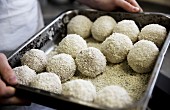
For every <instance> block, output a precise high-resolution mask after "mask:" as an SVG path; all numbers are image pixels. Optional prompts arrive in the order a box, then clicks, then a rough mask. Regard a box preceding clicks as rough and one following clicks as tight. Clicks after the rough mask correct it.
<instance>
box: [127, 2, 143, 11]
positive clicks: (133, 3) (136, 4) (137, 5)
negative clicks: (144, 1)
mask: <svg viewBox="0 0 170 110" xmlns="http://www.w3.org/2000/svg"><path fill="white" fill-rule="evenodd" d="M126 1H127V2H129V3H130V4H132V5H133V6H136V7H139V8H140V12H143V9H142V8H141V7H140V6H139V4H138V3H137V2H136V0H126Z"/></svg>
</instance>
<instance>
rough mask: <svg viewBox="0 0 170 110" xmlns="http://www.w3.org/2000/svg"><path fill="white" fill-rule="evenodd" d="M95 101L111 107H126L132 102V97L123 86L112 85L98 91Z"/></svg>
mask: <svg viewBox="0 0 170 110" xmlns="http://www.w3.org/2000/svg"><path fill="white" fill-rule="evenodd" d="M94 102H95V103H97V104H100V105H103V106H107V107H111V108H114V107H116V108H124V107H126V106H127V105H130V104H132V98H131V97H130V96H129V94H128V92H127V91H126V90H125V89H124V88H123V87H121V86H117V85H111V86H106V87H104V88H103V89H101V90H100V91H98V92H97V95H96V97H95V100H94Z"/></svg>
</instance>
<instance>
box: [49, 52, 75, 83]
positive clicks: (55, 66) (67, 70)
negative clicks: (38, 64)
mask: <svg viewBox="0 0 170 110" xmlns="http://www.w3.org/2000/svg"><path fill="white" fill-rule="evenodd" d="M46 70H47V71H48V72H53V73H56V74H57V75H58V76H60V78H61V81H62V82H65V81H67V80H68V79H70V78H71V77H72V76H73V75H74V74H75V71H76V64H75V61H74V59H73V58H72V57H71V55H69V54H65V53H62V54H58V55H54V56H53V57H52V58H50V59H49V60H48V62H47V68H46Z"/></svg>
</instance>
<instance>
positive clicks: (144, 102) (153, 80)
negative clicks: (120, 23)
mask: <svg viewBox="0 0 170 110" xmlns="http://www.w3.org/2000/svg"><path fill="white" fill-rule="evenodd" d="M73 11H74V12H75V13H77V14H78V13H79V11H98V10H93V9H81V10H80V9H79V10H77V9H71V10H65V11H63V12H62V13H61V14H59V15H58V16H57V17H56V18H55V19H54V20H53V21H52V22H51V23H49V24H48V25H47V26H45V27H44V28H42V29H41V30H40V31H39V32H37V33H36V34H35V35H33V37H32V38H31V39H29V40H28V41H27V42H26V43H25V44H23V45H22V46H20V47H19V48H18V49H17V51H15V52H14V53H13V54H12V55H11V56H10V57H9V58H8V60H10V59H12V58H13V56H15V55H16V54H17V53H18V52H19V51H21V50H22V49H23V48H24V47H25V46H26V45H28V44H29V43H30V42H31V41H33V40H34V39H35V38H36V37H38V36H39V35H41V34H42V33H43V32H45V31H46V30H47V29H48V28H50V27H51V26H52V25H53V24H54V23H55V22H56V21H58V20H59V19H61V18H63V17H64V16H65V15H66V14H69V13H72V12H73ZM100 12H105V11H100ZM107 13H129V12H107ZM133 14H145V15H147V14H148V15H150V14H154V15H161V16H164V17H166V18H168V19H170V16H168V15H167V14H164V13H158V12H142V13H133ZM169 41H170V33H168V35H167V37H166V39H165V42H164V44H163V47H162V49H161V51H160V53H159V57H158V58H157V61H156V64H155V66H154V69H153V71H152V73H151V74H152V75H151V78H150V79H149V83H148V85H147V88H146V91H145V93H144V95H143V96H144V98H141V100H139V102H138V104H136V105H141V104H142V105H141V106H139V108H146V107H147V104H148V101H149V99H150V97H151V94H152V91H153V88H154V86H155V84H156V80H157V77H158V74H159V71H160V68H161V65H162V63H163V59H164V55H165V53H166V51H167V49H168V46H169ZM160 56H161V57H160ZM153 73H154V74H153ZM16 87H21V86H19V85H17V86H16ZM20 89H21V88H20Z"/></svg>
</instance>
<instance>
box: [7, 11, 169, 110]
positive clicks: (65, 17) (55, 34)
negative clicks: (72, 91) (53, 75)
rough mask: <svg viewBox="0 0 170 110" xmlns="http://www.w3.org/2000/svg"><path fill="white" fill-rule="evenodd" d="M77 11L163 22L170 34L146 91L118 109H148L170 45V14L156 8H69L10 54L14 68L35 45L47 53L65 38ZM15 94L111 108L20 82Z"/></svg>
mask: <svg viewBox="0 0 170 110" xmlns="http://www.w3.org/2000/svg"><path fill="white" fill-rule="evenodd" d="M76 15H85V16H87V17H89V18H90V19H91V20H92V21H94V20H95V19H96V18H98V17H99V16H102V15H110V16H112V17H113V18H114V19H115V20H116V21H117V22H118V21H121V20H123V19H132V20H134V21H135V22H136V24H137V25H138V27H139V29H141V28H142V27H144V26H145V25H147V24H151V23H157V24H160V25H162V26H165V27H166V29H167V31H168V35H167V37H166V40H165V41H164V44H163V46H162V47H161V48H160V54H159V56H158V59H157V61H156V63H155V66H154V69H153V71H152V73H151V76H150V79H149V83H148V86H147V89H146V91H145V93H144V94H143V96H142V98H141V99H140V100H139V101H137V102H136V103H134V104H133V105H131V106H128V107H127V108H123V109H116V110H132V109H135V110H145V109H146V108H147V105H148V102H149V99H150V98H151V96H152V91H153V88H154V86H155V82H156V80H157V77H158V74H159V71H160V68H161V65H162V62H163V59H164V55H165V53H166V51H167V49H168V46H169V41H170V34H169V30H170V17H168V16H166V15H165V14H163V13H153V12H144V13H128V12H104V11H96V10H66V11H64V12H63V13H61V14H60V15H58V16H57V17H56V19H54V20H53V21H52V22H51V23H50V24H49V25H47V26H46V27H44V28H43V29H42V30H40V31H39V32H38V33H36V34H35V35H34V36H32V37H31V38H30V39H29V40H28V41H26V42H25V43H24V44H23V45H22V46H20V47H19V48H18V49H17V50H16V51H15V52H14V53H13V54H12V55H11V56H10V57H9V58H8V61H9V63H10V65H11V66H12V67H13V68H14V67H16V66H20V65H21V62H20V58H21V57H22V55H23V54H24V53H25V52H26V51H28V50H30V49H32V48H36V49H41V50H43V51H45V52H46V53H49V52H50V51H52V50H53V48H54V46H55V45H56V44H58V43H59V42H60V41H61V40H62V38H64V37H65V36H66V34H67V28H66V27H67V24H68V22H69V21H70V19H71V18H72V17H74V16H76ZM15 88H16V95H17V96H19V97H23V98H26V99H29V100H31V101H32V102H34V103H38V104H41V105H45V106H48V107H51V108H56V109H61V110H62V109H63V110H66V109H70V108H71V109H76V110H77V109H81V110H87V109H88V110H95V109H96V110H97V109H110V108H105V107H102V106H100V105H97V104H94V103H89V102H84V101H81V100H78V99H74V98H72V97H66V96H63V95H58V94H54V93H50V92H48V91H44V90H40V89H35V88H31V87H28V86H24V85H17V86H15Z"/></svg>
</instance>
